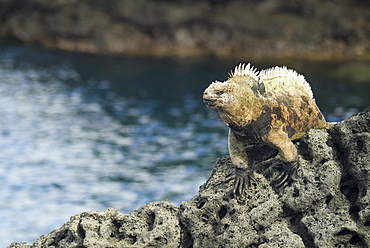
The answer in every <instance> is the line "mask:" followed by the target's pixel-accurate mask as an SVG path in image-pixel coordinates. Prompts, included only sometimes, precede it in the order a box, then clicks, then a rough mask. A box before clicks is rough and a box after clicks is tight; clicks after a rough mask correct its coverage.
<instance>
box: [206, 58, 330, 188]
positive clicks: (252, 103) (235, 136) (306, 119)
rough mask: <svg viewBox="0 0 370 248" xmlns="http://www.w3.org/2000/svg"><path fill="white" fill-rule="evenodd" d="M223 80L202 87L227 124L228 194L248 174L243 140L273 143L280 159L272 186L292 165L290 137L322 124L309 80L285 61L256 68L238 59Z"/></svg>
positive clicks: (242, 183)
mask: <svg viewBox="0 0 370 248" xmlns="http://www.w3.org/2000/svg"><path fill="white" fill-rule="evenodd" d="M229 76H230V77H229V79H228V80H227V81H225V82H218V81H216V82H214V83H212V84H210V85H209V87H208V88H207V89H206V90H205V91H204V94H203V101H204V103H205V104H206V105H207V107H209V108H211V109H215V110H217V111H218V112H219V114H220V117H221V118H222V120H223V121H224V122H225V124H226V125H227V126H229V127H230V130H229V138H228V148H229V154H230V157H231V161H232V163H233V165H234V166H235V173H234V175H232V176H231V177H230V178H228V179H227V180H230V179H235V185H234V189H233V193H234V195H241V194H242V193H243V190H244V189H245V188H248V187H249V185H250V180H254V178H253V172H252V170H251V169H250V166H249V162H248V156H247V154H246V147H245V146H246V143H261V144H265V145H268V146H270V147H273V148H276V149H278V151H279V154H280V157H281V160H282V161H283V162H284V164H285V165H286V167H285V172H283V173H282V174H281V175H280V176H279V178H277V179H276V183H277V185H276V186H277V187H280V186H282V185H284V184H285V183H286V182H288V181H290V180H291V176H292V174H294V173H295V170H296V168H297V166H298V152H297V148H296V147H295V145H294V144H293V142H292V140H297V139H300V138H302V137H303V136H304V135H305V134H306V133H307V132H308V131H309V130H310V129H312V128H317V129H324V128H328V126H329V124H328V123H327V122H326V121H325V118H324V116H323V115H322V114H321V111H320V110H319V108H318V107H317V105H316V103H315V100H314V99H313V94H312V91H311V88H310V86H309V84H308V83H307V82H306V80H305V79H304V77H303V76H302V75H299V74H298V73H297V72H295V71H293V70H291V69H287V68H286V67H273V68H270V69H266V70H263V71H261V72H257V70H256V69H255V68H253V67H252V66H250V64H248V65H245V64H240V65H239V66H236V67H235V70H234V72H232V73H230V74H229Z"/></svg>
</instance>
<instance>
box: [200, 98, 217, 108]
mask: <svg viewBox="0 0 370 248" xmlns="http://www.w3.org/2000/svg"><path fill="white" fill-rule="evenodd" d="M203 102H204V103H205V104H206V105H207V106H208V107H212V106H215V105H216V102H217V101H216V100H214V99H210V98H203Z"/></svg>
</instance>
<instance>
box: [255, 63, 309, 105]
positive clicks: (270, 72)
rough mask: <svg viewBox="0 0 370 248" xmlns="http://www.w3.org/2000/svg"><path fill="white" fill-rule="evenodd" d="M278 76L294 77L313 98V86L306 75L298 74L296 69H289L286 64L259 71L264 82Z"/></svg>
mask: <svg viewBox="0 0 370 248" xmlns="http://www.w3.org/2000/svg"><path fill="white" fill-rule="evenodd" d="M278 77H287V78H290V79H293V80H294V81H295V82H296V83H297V85H301V86H302V87H304V88H305V89H306V90H307V92H308V93H309V94H310V96H311V98H313V93H312V90H311V86H310V85H309V83H308V82H307V81H306V79H305V77H304V76H303V75H301V74H298V73H297V72H296V71H295V70H292V69H288V68H287V67H286V66H283V67H279V66H275V67H272V68H269V69H265V70H262V71H260V73H259V79H260V81H262V82H263V81H265V80H272V79H274V78H278Z"/></svg>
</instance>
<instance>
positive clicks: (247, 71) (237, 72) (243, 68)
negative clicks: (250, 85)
mask: <svg viewBox="0 0 370 248" xmlns="http://www.w3.org/2000/svg"><path fill="white" fill-rule="evenodd" d="M258 73H259V72H258V71H257V68H254V67H253V66H251V64H250V63H248V64H247V65H246V64H242V63H240V64H239V65H237V66H235V69H234V71H231V72H230V73H229V76H230V78H233V77H237V76H248V77H250V78H252V79H254V80H256V81H258Z"/></svg>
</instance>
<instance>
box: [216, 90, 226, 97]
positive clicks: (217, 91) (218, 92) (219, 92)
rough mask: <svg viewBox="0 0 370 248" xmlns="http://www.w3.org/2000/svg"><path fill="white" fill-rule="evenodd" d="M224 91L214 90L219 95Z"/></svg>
mask: <svg viewBox="0 0 370 248" xmlns="http://www.w3.org/2000/svg"><path fill="white" fill-rule="evenodd" d="M223 93H224V92H223V91H222V90H216V91H215V94H216V95H218V96H221V95H222V94H223Z"/></svg>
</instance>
